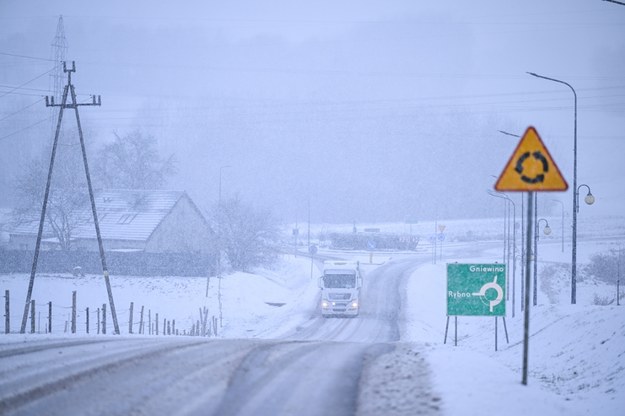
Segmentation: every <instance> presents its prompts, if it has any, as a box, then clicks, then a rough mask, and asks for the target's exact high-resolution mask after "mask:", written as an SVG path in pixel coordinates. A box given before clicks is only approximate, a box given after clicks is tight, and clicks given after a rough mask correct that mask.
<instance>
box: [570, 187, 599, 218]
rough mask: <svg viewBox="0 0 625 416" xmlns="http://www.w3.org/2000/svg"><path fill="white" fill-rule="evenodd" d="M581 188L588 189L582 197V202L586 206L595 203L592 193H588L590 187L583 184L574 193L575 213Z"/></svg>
mask: <svg viewBox="0 0 625 416" xmlns="http://www.w3.org/2000/svg"><path fill="white" fill-rule="evenodd" d="M582 186H585V187H586V188H587V189H588V193H587V194H586V196H585V197H584V202H585V203H586V204H587V205H592V204H594V203H595V196H594V195H593V194H592V192H590V186H588V185H586V184H585V183H583V184H581V185H580V186H578V187H577V190H576V191H575V210H576V211H577V212H579V188H581V187H582Z"/></svg>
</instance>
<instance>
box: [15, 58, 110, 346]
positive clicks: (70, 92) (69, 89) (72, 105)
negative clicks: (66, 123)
mask: <svg viewBox="0 0 625 416" xmlns="http://www.w3.org/2000/svg"><path fill="white" fill-rule="evenodd" d="M63 72H64V73H66V74H67V85H65V87H64V89H63V97H62V99H61V104H55V102H54V97H48V96H46V107H60V111H59V118H58V121H57V125H56V133H55V135H54V144H53V146H52V154H51V156H50V166H49V168H48V180H47V183H46V190H45V193H44V198H43V206H42V208H41V217H40V219H39V231H38V233H37V242H36V244H35V256H34V258H33V265H32V269H31V272H30V280H29V282H28V291H27V293H26V302H25V306H24V315H23V317H22V328H21V331H20V332H21V333H22V334H23V333H25V332H26V322H27V320H28V305H29V303H30V301H31V297H32V292H33V285H34V282H35V273H36V272H37V260H38V258H39V252H40V249H41V237H42V235H43V226H44V223H45V217H46V209H47V206H48V197H49V195H50V183H51V181H52V172H53V170H54V159H55V157H56V150H57V145H58V142H59V133H60V130H61V122H62V120H63V111H64V110H65V109H66V108H69V109H74V112H75V114H76V125H77V127H78V136H79V138H80V147H81V150H82V159H83V165H84V168H85V175H86V178H87V187H88V189H89V198H90V200H91V211H92V213H93V223H94V225H95V231H96V236H97V238H98V247H99V249H100V260H101V261H102V270H103V273H104V282H105V284H106V289H107V292H108V298H109V304H110V308H111V315H112V317H113V325H114V327H115V328H114V329H115V334H119V333H120V332H119V325H118V323H117V314H116V311H115V303H114V302H113V292H112V289H111V282H110V280H109V272H108V267H107V265H106V257H105V255H104V246H103V244H102V236H101V234H100V223H99V222H98V213H97V211H96V206H95V197H94V195H93V187H92V185H91V175H90V174H89V164H88V163H87V151H86V149H85V140H84V137H83V134H82V126H81V124H80V116H79V114H78V107H79V106H96V105H97V106H100V105H101V104H102V101H101V98H100V96H98V99H97V101H96V97H95V95H93V96H92V102H91V103H81V104H79V103H78V102H77V101H76V90H75V89H74V85H73V84H72V73H73V72H76V63H75V62H73V61H72V68H71V69H68V68H67V63H66V62H63ZM68 96H69V97H70V98H71V102H69V103H68Z"/></svg>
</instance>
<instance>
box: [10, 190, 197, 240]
mask: <svg viewBox="0 0 625 416" xmlns="http://www.w3.org/2000/svg"><path fill="white" fill-rule="evenodd" d="M183 197H185V198H188V196H186V193H185V192H183V191H168V190H103V191H97V192H96V193H95V203H96V209H97V212H98V222H99V225H100V233H101V234H102V239H104V240H135V241H147V240H148V238H149V237H150V235H151V234H152V232H154V230H155V229H156V227H157V226H158V225H159V224H160V223H161V221H162V220H163V219H164V218H165V217H166V216H167V215H168V214H169V213H170V212H171V210H172V209H173V208H174V206H175V205H176V203H177V202H178V201H179V200H180V199H181V198H183ZM78 217H79V218H81V221H80V224H79V225H78V226H77V227H76V228H75V229H74V230H73V232H72V238H75V239H91V238H95V237H96V234H95V227H94V225H93V219H92V213H91V206H90V204H88V205H87V206H86V207H85V208H84V209H83V210H82V211H81V212H80V213H79V214H78ZM38 227H39V223H38V221H33V222H30V223H23V224H21V225H19V226H17V227H15V228H14V229H13V230H12V231H11V233H12V234H36V233H37V230H38ZM46 234H48V235H49V233H48V232H46Z"/></svg>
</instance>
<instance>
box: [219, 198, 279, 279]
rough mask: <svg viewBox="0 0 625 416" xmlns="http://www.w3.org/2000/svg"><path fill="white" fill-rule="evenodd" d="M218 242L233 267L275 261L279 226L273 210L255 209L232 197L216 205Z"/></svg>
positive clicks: (246, 268) (244, 267) (244, 268)
mask: <svg viewBox="0 0 625 416" xmlns="http://www.w3.org/2000/svg"><path fill="white" fill-rule="evenodd" d="M213 221H214V223H215V228H216V229H217V230H218V236H217V238H218V246H219V247H221V249H222V250H223V251H224V253H225V255H226V258H227V259H228V262H229V263H230V266H231V267H232V268H233V269H234V270H249V268H251V267H254V266H259V265H267V264H271V263H273V262H274V261H275V260H276V258H277V255H278V252H279V250H278V239H279V229H278V223H277V221H276V220H275V219H274V218H273V216H272V214H271V212H269V211H267V210H260V209H255V208H254V207H252V206H251V205H248V204H246V203H244V202H242V201H241V200H240V199H239V197H233V198H231V199H228V200H226V201H223V202H222V203H221V206H218V207H216V208H215V214H214V218H213Z"/></svg>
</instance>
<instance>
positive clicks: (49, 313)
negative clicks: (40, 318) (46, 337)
mask: <svg viewBox="0 0 625 416" xmlns="http://www.w3.org/2000/svg"><path fill="white" fill-rule="evenodd" d="M48 333H50V334H51V333H52V301H50V302H48Z"/></svg>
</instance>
